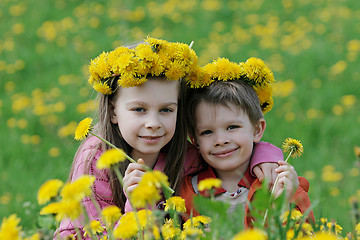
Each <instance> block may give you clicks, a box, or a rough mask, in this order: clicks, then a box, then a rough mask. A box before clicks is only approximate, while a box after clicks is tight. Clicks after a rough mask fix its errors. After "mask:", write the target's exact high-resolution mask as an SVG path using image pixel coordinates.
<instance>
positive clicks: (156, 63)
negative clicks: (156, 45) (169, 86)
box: [150, 55, 165, 76]
mask: <svg viewBox="0 0 360 240" xmlns="http://www.w3.org/2000/svg"><path fill="white" fill-rule="evenodd" d="M164 70H165V64H164V62H163V61H162V59H161V58H160V57H159V56H158V55H156V56H155V57H154V60H153V61H152V64H151V69H150V73H151V75H152V76H159V75H160V74H161V73H162V72H164Z"/></svg>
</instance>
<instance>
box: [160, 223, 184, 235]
mask: <svg viewBox="0 0 360 240" xmlns="http://www.w3.org/2000/svg"><path fill="white" fill-rule="evenodd" d="M161 232H162V236H163V238H164V239H165V240H169V239H174V238H175V237H176V236H178V235H179V234H180V232H181V230H180V229H179V228H178V227H175V226H174V223H173V221H172V219H170V220H166V222H165V223H164V225H163V226H161Z"/></svg>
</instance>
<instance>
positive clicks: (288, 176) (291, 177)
mask: <svg viewBox="0 0 360 240" xmlns="http://www.w3.org/2000/svg"><path fill="white" fill-rule="evenodd" d="M279 165H280V166H279V167H278V168H276V169H275V172H277V173H279V181H278V183H277V184H276V186H275V189H274V197H275V198H278V197H279V196H280V195H281V194H282V192H283V191H285V195H286V198H287V199H290V198H291V197H292V196H293V194H294V193H295V191H296V189H297V188H298V187H299V179H298V175H297V173H296V171H295V168H294V167H293V166H291V165H290V164H289V163H288V162H285V161H279Z"/></svg>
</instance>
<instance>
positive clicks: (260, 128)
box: [254, 118, 266, 142]
mask: <svg viewBox="0 0 360 240" xmlns="http://www.w3.org/2000/svg"><path fill="white" fill-rule="evenodd" d="M265 128H266V121H265V119H264V118H260V120H259V123H258V125H257V126H256V128H255V132H254V142H260V140H261V138H262V136H263V135H264V132H265Z"/></svg>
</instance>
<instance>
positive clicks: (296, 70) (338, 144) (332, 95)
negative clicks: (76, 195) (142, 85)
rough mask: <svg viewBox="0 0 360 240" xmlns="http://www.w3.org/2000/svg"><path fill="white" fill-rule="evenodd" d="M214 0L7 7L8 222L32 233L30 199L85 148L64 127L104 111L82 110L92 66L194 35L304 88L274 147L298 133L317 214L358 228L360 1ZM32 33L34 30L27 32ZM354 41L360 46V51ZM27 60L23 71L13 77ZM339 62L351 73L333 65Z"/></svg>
mask: <svg viewBox="0 0 360 240" xmlns="http://www.w3.org/2000/svg"><path fill="white" fill-rule="evenodd" d="M205 3H206V1H191V0H184V1H181V2H176V1H175V2H174V1H156V2H155V1H154V2H148V1H136V2H133V1H132V2H129V1H121V2H119V1H114V0H113V1H100V0H97V1H91V2H90V3H87V4H81V3H79V2H77V1H65V0H56V1H52V2H49V1H43V0H39V1H35V2H30V1H28V0H24V1H9V0H5V1H1V2H0V21H1V24H0V36H2V37H1V39H0V96H1V97H0V119H1V122H0V132H1V135H0V136H1V138H0V144H1V146H2V148H1V151H0V163H1V165H0V166H1V170H0V181H1V184H0V218H2V217H5V216H8V215H10V214H12V213H16V214H18V215H19V216H20V217H21V218H22V224H23V226H24V228H26V229H29V228H31V227H32V225H33V224H34V217H33V216H34V214H28V215H27V214H26V211H25V209H24V207H23V204H24V202H31V203H32V204H33V206H34V209H33V210H32V211H33V212H37V211H38V210H39V207H38V206H37V205H36V194H37V189H38V188H39V186H40V185H41V184H42V183H43V182H45V181H46V180H48V179H50V178H59V179H62V180H66V178H67V175H68V173H69V170H70V166H71V162H72V158H73V155H74V153H75V151H76V148H77V146H78V143H77V142H75V141H74V140H73V139H72V136H71V135H70V136H67V137H60V136H59V135H58V131H59V129H60V128H61V127H63V126H65V125H67V124H68V123H69V122H70V121H79V120H81V119H82V118H84V117H85V116H93V112H87V113H79V112H78V111H77V105H78V104H80V103H83V102H86V101H88V100H90V99H94V98H95V94H94V93H93V91H92V90H91V89H90V87H89V86H88V85H87V72H86V70H87V65H88V63H89V61H90V59H92V58H94V57H95V56H97V55H98V54H99V53H101V52H102V51H109V50H112V49H113V48H114V47H115V46H118V45H121V44H128V43H134V42H137V41H140V40H141V39H143V38H144V37H146V35H148V34H150V35H152V36H154V37H159V38H164V39H166V40H170V41H180V42H186V43H190V42H191V41H192V40H194V41H195V45H194V49H195V50H196V52H197V53H198V55H199V58H200V63H201V64H206V63H207V62H209V61H211V60H213V59H216V58H217V57H228V58H230V59H231V60H233V61H245V60H246V59H247V58H249V57H251V56H256V57H260V58H262V59H263V60H264V61H265V62H266V63H267V64H269V66H270V68H271V69H273V71H274V75H275V78H276V79H277V81H278V82H279V83H281V82H283V81H285V80H289V79H290V80H292V81H293V83H294V84H295V88H294V90H293V91H292V92H291V93H289V92H288V93H289V94H288V95H287V96H284V97H281V96H278V97H275V105H274V108H273V110H272V111H271V112H270V113H268V114H267V115H266V120H267V129H266V132H265V135H264V138H263V140H265V141H269V142H272V143H274V144H275V145H277V146H281V143H282V141H283V140H284V139H285V138H287V137H293V138H296V139H298V140H301V141H302V143H303V145H304V155H303V156H302V157H301V158H299V159H293V160H291V163H292V164H293V165H294V166H295V167H296V169H297V171H298V174H299V175H304V174H308V171H312V172H313V178H310V179H309V180H310V183H311V189H310V197H311V198H312V200H313V201H314V202H316V201H319V204H318V205H317V206H316V207H315V209H314V212H315V215H316V217H317V218H319V217H327V218H329V219H335V220H336V221H337V222H338V223H339V224H340V225H342V226H343V227H344V231H350V229H351V226H352V225H351V224H352V223H351V215H350V206H349V201H348V200H349V198H350V197H351V196H356V195H357V197H358V199H359V198H360V196H359V195H360V193H359V191H360V188H359V182H360V181H359V180H360V176H359V174H357V175H356V174H352V175H351V174H350V171H351V170H352V169H353V170H352V171H353V172H355V171H356V170H354V169H358V171H359V161H358V160H357V159H356V157H355V156H354V152H353V148H354V146H356V145H360V142H359V134H358V131H357V129H359V127H360V116H359V112H360V109H359V108H360V107H359V100H360V99H359V97H358V96H359V89H360V80H359V79H360V73H359V67H358V66H359V63H360V60H359V59H360V56H359V54H360V43H359V42H358V40H357V39H360V28H359V26H360V18H359V17H358V16H359V15H360V14H359V11H360V10H359V9H360V2H359V1H355V0H342V1H329V0H327V1H325V0H324V1H316V2H314V1H309V0H293V1H275V2H274V1H260V0H255V1H235V0H232V1H218V5H212V4H210V3H208V4H205ZM209 8H210V9H209ZM19 9H20V11H19ZM21 9H23V11H21ZM16 24H18V25H16ZM19 24H20V25H19ZM21 26H22V27H23V32H21V30H20V31H16V29H19V28H20V29H21ZM14 29H15V31H14ZM42 32H46V33H47V34H48V37H49V38H45V37H44V34H42ZM51 34H55V35H53V36H54V38H50V37H51ZM351 40H356V41H357V42H356V41H355V47H354V49H355V50H352V51H350V50H349V42H350V41H351ZM12 46H13V47H12ZM356 49H357V50H356ZM17 60H22V61H23V62H24V67H23V68H15V70H14V66H13V64H14V63H15V62H16V61H17ZM340 61H344V63H345V64H346V67H345V68H344V69H341V68H339V69H334V67H333V66H334V65H335V64H337V63H339V62H340ZM64 76H70V78H69V79H70V81H69V83H67V84H64V82H62V81H60V79H61V78H63V77H64ZM36 89H38V90H39V89H40V90H41V92H42V93H43V94H42V95H39V94H38V93H37V92H38V90H36ZM54 89H55V90H54ZM345 95H354V96H355V98H356V103H355V104H354V105H351V106H349V107H346V106H344V105H343V103H342V100H341V99H342V97H343V96H345ZM20 96H22V97H26V98H28V99H29V104H28V105H26V107H24V108H22V109H21V110H20V111H15V110H14V109H13V106H14V104H15V100H16V99H19V97H20ZM36 96H38V97H36ZM39 101H40V102H41V103H42V105H39ZM59 102H62V103H63V104H64V105H65V106H66V107H65V109H63V110H62V111H60V110H59V111H54V107H53V105H52V104H56V103H59ZM337 105H338V108H341V109H343V112H342V113H340V114H338V115H337V114H334V111H333V109H334V106H337ZM39 106H50V108H49V109H46V110H45V111H44V112H43V114H41V115H37V114H36V112H34V109H35V108H36V107H39ZM310 109H313V110H315V112H316V113H317V115H316V117H315V118H309V115H308V114H309V113H308V111H309V110H310ZM291 115H292V116H293V117H292V118H291ZM289 116H290V118H289ZM9 119H10V120H9ZM20 119H25V120H26V121H27V126H26V127H25V128H20V127H19V126H15V127H11V121H13V122H14V121H15V123H16V125H17V123H18V121H19V120H20ZM27 135H28V136H33V135H38V136H40V138H41V141H40V143H39V144H31V143H25V144H24V143H23V141H22V140H21V139H23V140H24V139H25V140H26V136H27ZM54 147H55V148H58V149H59V152H60V154H59V155H58V156H55V157H54V156H50V155H49V150H50V149H51V148H54ZM356 164H357V165H356ZM326 165H332V166H334V167H335V170H336V171H337V172H340V173H342V174H343V178H342V179H341V180H340V181H337V182H324V181H323V180H322V177H321V176H322V174H323V167H324V166H326ZM355 173H356V172H355ZM334 189H335V190H334ZM332 194H333V195H332ZM334 195H335V196H334Z"/></svg>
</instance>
